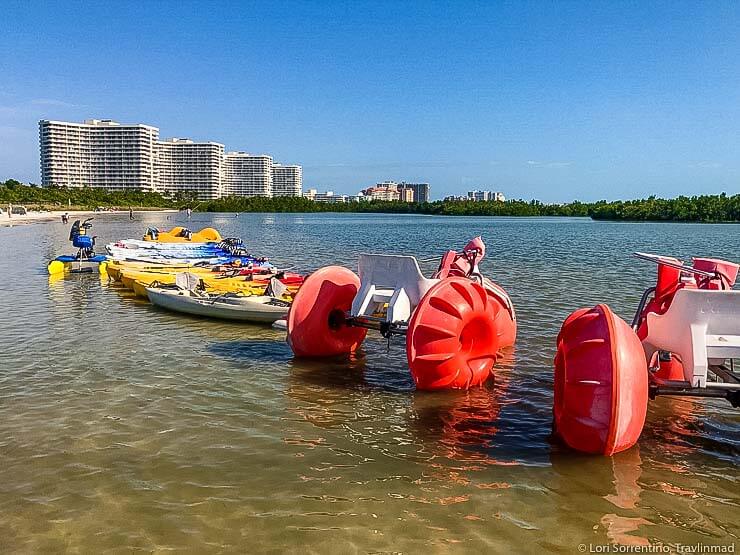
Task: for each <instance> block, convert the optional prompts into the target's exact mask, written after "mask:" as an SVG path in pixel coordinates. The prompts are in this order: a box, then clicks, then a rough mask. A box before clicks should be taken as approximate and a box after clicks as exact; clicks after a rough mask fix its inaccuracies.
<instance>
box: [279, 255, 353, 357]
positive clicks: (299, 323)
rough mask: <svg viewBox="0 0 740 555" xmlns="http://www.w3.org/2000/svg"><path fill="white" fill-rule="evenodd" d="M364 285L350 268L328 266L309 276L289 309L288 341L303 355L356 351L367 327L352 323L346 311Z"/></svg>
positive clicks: (325, 354)
mask: <svg viewBox="0 0 740 555" xmlns="http://www.w3.org/2000/svg"><path fill="white" fill-rule="evenodd" d="M359 287H360V278H358V277H357V275H356V274H355V273H354V272H352V271H351V270H348V269H347V268H342V267H341V266H327V267H325V268H321V269H319V270H317V271H315V272H314V273H313V274H311V275H310V276H308V277H307V278H306V281H305V282H304V283H303V285H302V286H301V288H300V289H299V290H298V293H297V294H296V296H295V299H294V300H293V304H292V305H291V307H290V312H289V313H288V344H289V345H290V347H291V349H293V353H294V354H295V355H296V356H299V357H324V356H335V355H341V354H348V353H352V352H354V351H355V350H356V349H357V348H358V347H359V346H360V344H361V343H362V340H363V339H365V334H366V333H367V330H366V329H365V328H358V327H352V326H348V325H347V324H346V321H345V314H346V313H347V312H348V311H349V310H350V308H351V307H352V301H353V299H354V298H355V295H356V294H357V290H358V288H359Z"/></svg>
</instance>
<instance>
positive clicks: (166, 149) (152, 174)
mask: <svg viewBox="0 0 740 555" xmlns="http://www.w3.org/2000/svg"><path fill="white" fill-rule="evenodd" d="M39 145H40V151H41V183H42V185H44V186H50V185H59V186H65V187H100V188H103V189H108V190H122V189H138V190H143V191H157V192H161V193H164V194H167V195H174V194H176V193H178V192H186V193H188V192H189V193H194V194H195V195H196V196H197V197H198V198H199V199H202V200H210V199H216V198H220V197H222V196H232V195H233V196H267V197H271V196H273V189H274V194H275V195H276V196H277V195H281V196H300V195H301V191H302V189H303V175H302V169H301V166H294V165H286V166H283V165H280V164H273V162H272V157H270V156H266V155H260V156H255V155H251V154H247V153H244V152H230V153H228V154H224V145H222V144H220V143H215V142H194V141H191V140H190V139H168V140H166V141H160V140H159V129H157V128H156V127H152V126H150V125H143V124H135V125H128V124H120V123H117V122H115V121H112V120H87V121H85V122H84V123H70V122H63V121H50V120H42V121H40V122H39ZM273 174H274V180H275V187H274V188H273Z"/></svg>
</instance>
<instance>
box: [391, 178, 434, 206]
mask: <svg viewBox="0 0 740 555" xmlns="http://www.w3.org/2000/svg"><path fill="white" fill-rule="evenodd" d="M398 186H399V187H400V188H401V189H410V190H411V191H413V199H412V200H410V201H407V202H429V183H406V182H405V181H402V182H401V183H399V184H398Z"/></svg>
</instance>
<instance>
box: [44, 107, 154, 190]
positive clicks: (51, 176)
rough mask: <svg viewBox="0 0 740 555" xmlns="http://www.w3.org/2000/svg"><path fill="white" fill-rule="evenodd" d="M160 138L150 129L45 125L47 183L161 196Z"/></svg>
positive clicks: (99, 123)
mask: <svg viewBox="0 0 740 555" xmlns="http://www.w3.org/2000/svg"><path fill="white" fill-rule="evenodd" d="M158 138H159V129H157V128H156V127H152V126H150V125H143V124H130V125H129V124H124V125H122V124H120V123H118V122H115V121H113V120H109V119H103V120H98V119H91V120H86V121H85V122H84V123H71V122H64V121H51V120H41V121H40V122H39V144H40V151H41V184H42V185H43V186H45V187H48V186H52V185H57V186H64V187H98V188H103V189H109V190H118V191H120V190H125V189H137V190H142V191H155V190H156V187H157V185H156V177H155V167H154V166H155V158H156V153H155V149H156V142H157V139H158Z"/></svg>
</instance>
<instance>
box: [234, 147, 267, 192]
mask: <svg viewBox="0 0 740 555" xmlns="http://www.w3.org/2000/svg"><path fill="white" fill-rule="evenodd" d="M222 194H223V196H239V197H271V196H272V156H267V155H265V154H259V155H256V154H247V153H246V152H229V153H227V154H226V156H224V168H223V180H222Z"/></svg>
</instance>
